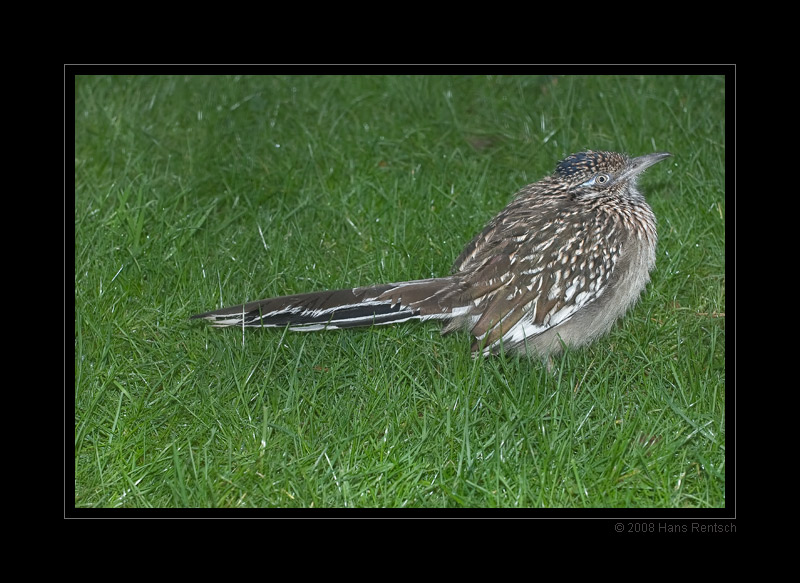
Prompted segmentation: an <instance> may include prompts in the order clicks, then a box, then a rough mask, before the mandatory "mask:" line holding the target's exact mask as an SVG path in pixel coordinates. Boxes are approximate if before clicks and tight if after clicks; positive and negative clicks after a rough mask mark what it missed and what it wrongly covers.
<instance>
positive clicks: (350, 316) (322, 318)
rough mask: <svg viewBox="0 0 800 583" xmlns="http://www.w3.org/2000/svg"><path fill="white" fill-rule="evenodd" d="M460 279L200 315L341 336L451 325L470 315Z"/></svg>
mask: <svg viewBox="0 0 800 583" xmlns="http://www.w3.org/2000/svg"><path fill="white" fill-rule="evenodd" d="M462 288H463V283H462V281H461V280H460V279H459V278H458V277H457V276H451V277H442V278H436V279H420V280H416V281H405V282H401V283H389V284H384V285H374V286H368V287H357V288H352V289H340V290H334V291H322V292H312V293H306V294H297V295H292V296H282V297H278V298H269V299H266V300H259V301H256V302H250V303H247V304H243V305H241V306H232V307H230V308H223V309H221V310H214V311H212V312H206V313H205V314H197V315H196V316H192V318H204V319H206V320H209V321H210V322H212V324H213V325H214V326H265V327H275V326H280V327H284V326H289V329H290V330H335V329H338V328H352V327H356V326H371V325H375V324H393V323H396V322H405V321H407V320H415V319H416V320H428V319H442V320H450V319H453V318H456V317H458V316H461V315H462V314H464V313H465V312H466V311H467V309H468V308H467V307H466V306H462V305H461V304H462V301H461V296H462V295H463V294H462V291H463V290H462Z"/></svg>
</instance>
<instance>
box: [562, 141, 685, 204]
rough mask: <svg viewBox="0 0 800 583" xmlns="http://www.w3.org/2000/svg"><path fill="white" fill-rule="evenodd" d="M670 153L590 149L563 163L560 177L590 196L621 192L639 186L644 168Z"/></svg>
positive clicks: (568, 158)
mask: <svg viewBox="0 0 800 583" xmlns="http://www.w3.org/2000/svg"><path fill="white" fill-rule="evenodd" d="M669 156H671V154H669V153H667V152H657V153H655V154H646V155H644V156H638V157H637V158H629V157H628V156H626V155H625V154H619V153H617V152H595V151H592V150H587V151H586V152H578V153H577V154H571V155H570V156H567V157H566V158H565V159H564V160H562V161H561V162H559V163H558V166H556V176H557V177H558V178H559V179H560V180H564V181H566V182H567V183H568V184H569V188H570V190H571V191H572V190H574V189H579V190H580V192H581V193H583V194H587V195H591V194H600V193H603V192H621V191H622V190H623V189H625V190H627V189H628V188H631V187H633V186H635V185H636V177H637V176H638V175H639V174H641V173H642V172H643V171H644V170H646V169H647V168H649V167H650V166H652V165H653V164H655V163H656V162H660V161H661V160H663V159H664V158H667V157H669ZM576 194H577V192H576Z"/></svg>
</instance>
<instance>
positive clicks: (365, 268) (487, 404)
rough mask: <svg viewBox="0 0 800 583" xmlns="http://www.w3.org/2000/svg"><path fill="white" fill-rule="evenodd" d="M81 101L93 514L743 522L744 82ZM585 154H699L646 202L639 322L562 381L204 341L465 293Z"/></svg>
mask: <svg viewBox="0 0 800 583" xmlns="http://www.w3.org/2000/svg"><path fill="white" fill-rule="evenodd" d="M68 83H69V82H68ZM67 90H68V91H69V90H70V87H69V84H68V87H67ZM74 91H75V152H74V154H75V200H74V203H75V215H74V237H75V247H74V254H75V264H74V267H75V334H74V349H75V391H74V411H75V434H74V435H75V466H74V470H75V476H74V484H75V492H74V505H75V507H76V508H78V509H81V508H177V507H197V508H212V507H213V508H235V507H243V508H254V507H255V508H287V507H298V508H345V507H347V508H351V507H362V508H375V507H378V508H401V507H403V508H486V507H490V508H597V507H602V508H682V509H695V508H722V507H725V505H726V496H725V494H726V488H725V476H726V462H725V460H726V456H725V398H726V394H725V259H724V257H725V253H724V249H725V205H726V197H725V78H724V77H719V76H681V77H674V76H623V77H620V76H597V77H595V76H580V77H578V76H410V77H408V76H283V75H281V76H196V75H185V76H173V75H169V76H168V75H164V76H152V77H150V76H78V77H76V78H75V82H74ZM68 123H69V122H68ZM584 149H608V150H617V151H624V152H627V153H629V154H631V155H640V154H645V153H649V152H655V151H665V150H666V151H669V152H671V153H672V154H673V156H674V157H673V158H671V159H670V160H668V161H665V162H662V163H661V164H659V165H657V166H655V167H654V168H652V169H651V170H649V171H648V172H647V173H646V174H645V175H644V177H643V178H642V180H641V181H640V185H641V188H642V190H643V191H644V193H645V195H646V196H647V198H648V201H649V202H650V204H651V206H652V207H653V210H654V212H655V214H656V216H657V217H658V221H659V246H658V252H657V267H656V270H655V271H654V272H653V274H652V281H651V283H650V284H649V285H648V287H647V290H646V292H645V293H644V295H643V296H642V299H641V301H640V302H639V303H638V304H637V305H636V307H635V308H634V309H633V310H631V311H630V312H629V313H628V315H627V316H626V317H625V318H624V319H623V320H621V321H620V322H619V323H617V324H616V325H615V326H614V328H613V330H612V332H611V333H610V334H608V335H607V336H605V337H603V338H602V339H600V340H599V341H597V342H596V343H594V344H592V345H591V346H589V347H586V348H583V349H580V350H573V351H569V352H567V353H566V354H565V355H564V356H563V357H560V358H558V359H556V360H555V361H554V363H553V368H552V370H551V371H548V370H547V368H546V367H545V366H543V365H542V363H541V362H539V361H536V360H528V359H526V358H519V357H507V356H504V357H495V358H488V359H477V360H473V359H472V358H471V357H470V354H469V346H470V338H469V336H468V335H467V334H466V333H455V334H451V335H447V336H441V335H440V333H439V330H440V328H439V326H438V324H436V323H432V322H428V323H406V324H400V325H397V326H386V327H379V328H374V329H362V330H345V331H335V332H313V333H293V332H288V331H285V330H281V329H265V330H260V329H247V330H244V331H242V329H214V328H211V327H209V326H208V325H206V323H204V322H199V321H189V316H191V315H193V314H196V313H199V312H204V311H208V310H211V309H214V308H219V307H224V306H228V305H232V304H238V303H242V302H246V301H251V300H256V299H260V298H264V297H270V296H275V295H285V294H291V293H299V292H304V291H314V290H319V289H326V288H341V287H349V286H356V285H365V284H369V283H379V282H391V281H403V280H407V279H417V278H423V277H433V276H439V275H444V274H447V273H448V272H449V270H450V266H451V264H452V262H453V260H454V259H455V258H456V256H457V255H458V254H459V252H460V250H461V248H462V247H463V246H464V245H465V244H466V243H467V242H468V241H469V240H470V239H471V237H472V236H473V235H474V234H475V233H476V232H478V231H479V230H480V229H481V228H482V227H483V225H484V224H485V223H486V222H487V221H488V220H489V219H490V218H491V217H492V216H493V215H494V214H495V213H497V212H498V211H500V210H501V209H502V208H503V207H504V206H505V204H506V203H507V202H508V201H509V200H510V198H511V196H512V195H513V194H514V193H515V192H516V191H517V190H518V189H519V188H520V187H522V186H524V185H525V184H527V183H529V182H533V181H536V180H538V179H539V178H541V177H542V176H544V175H546V174H549V173H551V172H552V171H553V170H554V169H555V166H556V164H557V162H558V161H559V160H561V159H562V158H564V157H565V156H566V155H568V154H570V153H572V152H576V151H580V150H584ZM69 202H70V201H69V200H68V203H69ZM69 236H70V234H69V230H68V235H67V237H69ZM67 252H68V253H69V249H68V251H67ZM66 400H67V403H68V405H67V410H69V408H70V407H72V406H73V403H72V402H71V401H72V399H71V396H70V395H68V396H67V399H66Z"/></svg>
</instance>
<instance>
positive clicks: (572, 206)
mask: <svg viewBox="0 0 800 583" xmlns="http://www.w3.org/2000/svg"><path fill="white" fill-rule="evenodd" d="M669 155H670V154H668V153H666V152H663V153H655V154H648V155H646V156H639V157H638V158H629V157H628V156H626V155H624V154H618V153H616V152H594V151H586V152H580V153H577V154H572V155H571V156H568V157H567V158H566V159H564V160H562V161H561V162H560V163H559V164H558V166H556V170H555V172H554V173H553V174H552V175H550V176H547V177H545V178H543V179H542V180H540V181H539V182H535V183H533V184H529V185H528V186H526V187H524V188H523V189H522V190H520V191H519V192H518V193H517V194H516V196H515V197H514V199H513V200H512V201H511V203H510V204H509V205H508V206H507V207H506V208H504V209H503V210H502V211H501V212H500V214H498V215H497V216H496V217H494V218H493V219H492V220H491V221H490V222H489V224H488V225H486V228H484V229H483V231H481V232H480V233H479V234H478V235H477V236H476V237H475V238H474V239H473V240H472V241H471V242H470V243H469V245H467V247H466V248H465V249H464V250H463V251H462V252H461V255H459V257H458V259H456V262H455V265H454V266H453V270H452V275H450V276H447V277H440V278H434V279H420V280H415V281H406V282H401V283H388V284H383V285H371V286H367V287H356V288H352V289H340V290H335V291H322V292H313V293H305V294H298V295H291V296H284V297H278V298H270V299H266V300H259V301H256V302H250V303H247V304H244V305H241V306H234V307H230V308H224V309H222V310H215V311H212V312H207V313H205V314H198V315H196V316H192V318H205V319H206V320H209V321H211V322H212V324H213V325H214V326H268V327H272V326H279V327H284V326H288V327H289V329H290V330H335V329H339V328H351V327H355V326H371V325H374V324H392V323H396V322H405V321H407V320H443V321H444V322H445V326H444V329H443V331H442V333H443V334H444V333H447V332H450V331H452V330H455V329H458V328H466V329H467V330H469V331H470V333H471V334H472V336H473V337H474V342H473V343H472V351H473V354H475V355H477V354H485V355H486V354H493V353H498V352H499V351H500V350H505V351H509V350H517V351H523V352H526V353H527V354H530V355H536V356H540V357H542V358H544V359H548V358H549V357H550V356H551V355H555V354H557V353H559V352H560V351H561V349H562V347H563V346H564V345H567V346H573V347H574V346H581V345H585V344H588V343H590V342H592V341H593V340H595V339H596V338H597V337H598V336H601V335H602V334H605V333H606V332H608V331H609V330H610V329H611V326H612V325H613V324H614V322H615V321H616V320H617V319H618V318H620V317H622V316H623V315H624V314H625V312H626V311H627V310H628V308H630V307H631V306H632V305H633V304H634V303H636V301H637V300H638V298H639V295H640V294H641V292H642V290H643V289H644V287H645V285H647V282H648V281H649V280H650V271H651V270H652V269H653V267H654V266H655V260H656V255H655V250H656V239H657V235H656V219H655V216H654V215H653V211H652V210H651V209H650V206H649V205H648V204H647V202H646V201H645V199H644V196H642V194H641V193H640V192H639V190H638V189H637V187H636V180H637V177H638V176H639V174H641V173H642V172H643V171H644V170H645V169H647V168H649V167H650V166H652V165H653V164H655V163H657V162H660V161H661V160H663V159H664V158H666V157H668V156H669Z"/></svg>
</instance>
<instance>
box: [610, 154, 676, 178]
mask: <svg viewBox="0 0 800 583" xmlns="http://www.w3.org/2000/svg"><path fill="white" fill-rule="evenodd" d="M670 156H672V154H670V153H669V152H656V153H655V154H645V155H644V156H639V157H638V158H632V159H631V161H630V162H629V163H628V169H627V170H626V171H625V175H624V176H622V178H630V177H631V176H635V175H637V174H641V173H642V172H644V171H645V170H647V169H648V168H650V166H652V165H653V164H656V163H657V162H661V160H663V159H665V158H669V157H670Z"/></svg>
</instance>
